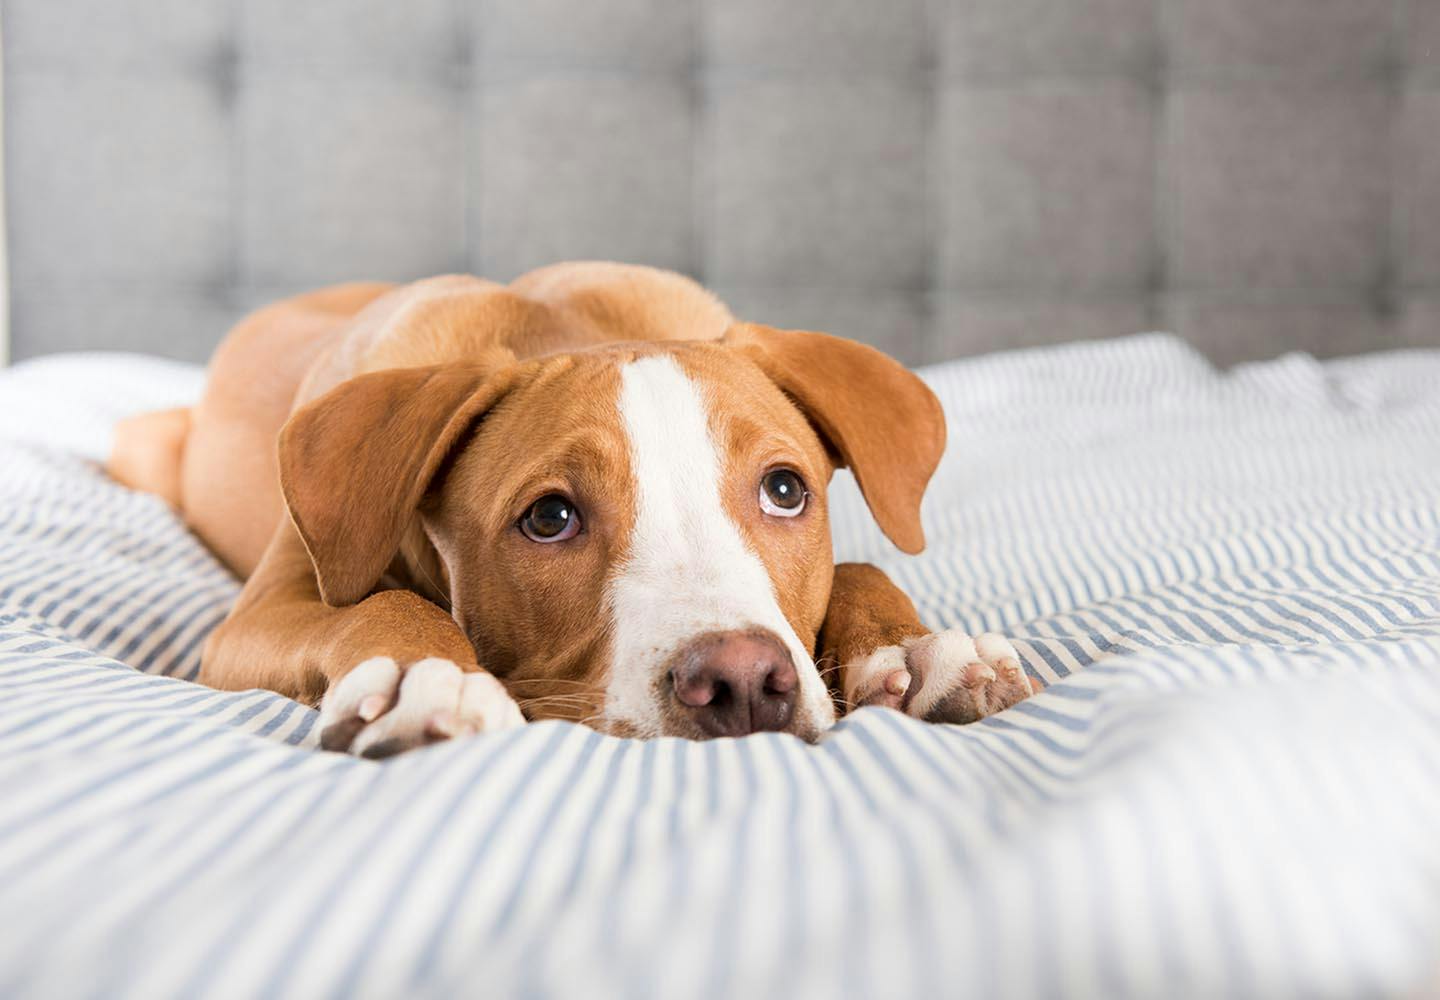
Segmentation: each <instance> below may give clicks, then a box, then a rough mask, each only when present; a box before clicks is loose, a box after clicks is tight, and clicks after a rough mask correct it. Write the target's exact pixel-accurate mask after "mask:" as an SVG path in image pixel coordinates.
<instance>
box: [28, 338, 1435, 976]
mask: <svg viewBox="0 0 1440 1000" xmlns="http://www.w3.org/2000/svg"><path fill="white" fill-rule="evenodd" d="M925 374H926V377H927V378H928V379H929V381H930V382H931V384H932V385H933V386H934V388H935V390H936V391H937V393H938V394H939V395H940V396H941V398H942V400H943V401H944V403H945V406H946V411H947V414H948V420H949V424H950V446H949V450H948V452H947V456H946V459H945V461H944V463H943V465H942V467H941V469H940V472H939V473H938V475H937V478H936V481H935V483H934V485H933V487H932V489H931V491H930V493H929V495H928V497H927V501H926V507H925V526H926V532H927V535H928V537H929V538H930V540H931V544H930V547H929V548H928V549H927V551H926V552H925V553H924V554H923V555H921V556H919V557H916V558H909V557H905V556H902V555H901V554H899V553H898V552H897V551H895V550H894V549H893V548H891V547H889V545H888V543H887V542H885V541H884V539H883V537H882V536H880V534H879V533H878V531H877V530H876V529H875V528H874V527H873V526H872V525H871V524H870V522H869V521H868V519H867V517H866V515H865V512H864V508H863V504H861V503H860V502H859V500H858V499H857V496H856V493H855V491H854V488H853V484H851V483H849V482H848V481H845V480H844V479H843V477H842V480H841V481H840V482H839V483H838V485H837V487H836V491H837V497H836V501H835V533H836V544H837V549H838V552H839V554H840V555H841V557H843V558H849V559H864V560H868V561H871V562H875V563H877V564H878V565H880V566H882V567H883V568H885V569H886V570H887V571H889V572H890V573H891V574H892V576H893V577H894V578H895V579H896V580H897V581H898V582H900V583H901V585H902V586H904V587H905V588H906V589H907V590H908V591H909V592H910V593H911V594H912V595H914V596H915V598H916V601H917V605H918V606H919V608H920V610H921V612H922V614H923V615H924V616H925V617H926V618H927V620H929V621H930V622H931V623H932V624H933V625H935V626H947V627H951V626H960V627H964V628H967V629H971V630H974V631H982V630H994V631H999V632H1003V633H1005V634H1006V635H1008V636H1010V637H1012V638H1013V640H1014V642H1015V645H1016V647H1017V649H1019V650H1020V652H1021V654H1022V657H1023V659H1024V663H1025V667H1026V669H1027V670H1028V671H1029V672H1030V673H1031V674H1032V675H1034V676H1036V677H1038V678H1040V679H1042V680H1043V681H1044V682H1045V684H1046V689H1045V691H1044V692H1043V693H1042V694H1040V695H1038V696H1036V697H1034V698H1032V699H1030V700H1028V701H1026V702H1024V703H1022V704H1020V705H1018V706H1016V707H1015V708H1013V709H1011V710H1009V711H1006V712H1003V713H1001V714H999V715H997V716H995V717H992V718H990V719H987V720H984V721H983V722H980V723H977V724H974V725H969V726H964V727H949V726H930V725H924V724H921V723H918V722H915V721H912V720H909V719H906V718H904V717H902V716H899V715H897V714H895V713H892V712H889V711H886V710H881V709H867V710H864V711H861V712H859V713H856V714H854V715H852V716H850V717H848V718H846V719H844V720H842V721H841V723H840V724H839V725H838V726H837V727H836V728H835V730H834V731H833V732H831V733H830V734H829V735H828V736H827V737H826V738H825V739H824V740H823V741H822V742H820V743H819V744H818V745H815V746H809V745H805V744H802V743H800V742H797V741H795V740H793V739H791V738H789V737H784V736H779V735H774V734H767V735H757V736H751V737H747V738H745V739H740V740H717V741H712V742H708V743H689V742H685V741H679V740H669V739H666V740H656V741H650V742H636V741H626V740H619V739H613V738H609V737H605V736H601V735H598V734H596V733H594V732H591V731H589V730H586V729H583V728H579V727H576V726H573V725H570V724H564V723H558V722H544V723H538V724H531V725H529V726H526V727H523V728H521V729H519V730H516V731H513V732H508V733H504V734H498V735H493V736H480V737H476V738H473V739H467V740H463V741H459V742H454V743H448V744H443V745H437V746H434V747H431V748H428V749H425V750H423V751H418V752H414V753H410V754H406V755H402V756H401V757H398V758H395V759H393V760H390V761H386V762H373V761H368V760H357V759H351V758H348V757H344V756H340V755H334V754H327V753H323V752H320V751H318V750H315V749H314V747H313V744H314V742H315V730H314V721H315V713H314V712H313V711H311V710H310V709H308V708H305V707H303V706H300V705H297V704H295V703H294V702H291V701H288V700H286V699H284V698H280V697H278V696H276V695H273V694H270V693H267V692H261V691H250V692H242V693H220V692H214V691H210V690H207V689H205V688H201V687H199V686H197V685H195V684H193V683H191V682H190V681H189V680H187V678H191V677H193V676H194V674H195V672H196V669H197V666H198V658H199V650H200V646H201V643H202V642H203V638H204V636H205V634H206V633H207V631H208V630H209V629H210V628H211V627H213V626H214V625H215V624H216V622H218V621H219V620H220V619H221V618H222V617H223V615H224V613H225V609H226V606H227V603H228V602H229V601H230V600H231V599H232V598H233V597H234V595H235V594H236V592H237V589H238V585H237V583H236V582H235V581H234V580H233V579H231V578H230V577H229V576H228V575H227V574H226V573H225V571H224V570H223V569H222V568H221V567H220V566H219V565H218V564H217V563H216V562H215V560H214V559H213V558H212V557H211V556H210V555H209V554H208V553H207V552H206V551H205V549H204V548H203V547H201V546H200V545H199V544H198V543H197V542H196V541H195V540H194V539H193V538H192V537H191V536H189V535H188V534H187V533H186V532H185V530H184V528H183V526H182V525H181V524H180V523H179V521H178V520H177V519H176V518H175V517H174V516H173V515H172V514H171V513H170V511H169V510H167V509H166V508H165V507H164V506H163V505H162V504H161V503H160V502H159V501H157V500H156V499H154V498H152V497H147V496H142V495H137V494H134V493H130V492H127V491H126V490H124V489H122V488H120V487H119V486H117V485H115V484H113V483H110V482H109V481H107V480H106V479H105V478H104V476H103V475H102V474H101V472H100V471H99V468H98V466H97V464H96V460H97V458H98V457H100V456H102V455H103V454H104V452H105V449H106V447H107V442H108V434H109V429H110V427H111V425H112V424H113V422H114V420H115V418H116V417H117V416H119V415H122V414H124V413H128V412H132V411H134V410H138V409H143V408H146V407H154V406H163V405H174V404H176V403H181V402H184V401H186V400H188V399H191V398H193V396H194V394H195V393H196V392H197V391H198V387H199V384H200V379H201V373H200V372H199V370H198V369H196V368H193V367H189V366H185V365H179V364H176V363H173V362H161V361H158V360H154V359H147V358H142V357H134V356H116V355H109V356H75V357H69V358H52V359H44V360H40V361H36V362H31V363H27V364H23V365H20V366H18V367H17V368H15V369H12V370H9V371H6V372H3V373H0V413H3V417H0V470H3V474H0V927H3V928H4V929H5V932H4V934H0V995H4V996H21V995H24V996H60V995H66V996H74V995H87V996H128V997H144V998H147V1000H150V998H158V997H171V996H173V997H182V996H184V997H191V996H199V995H209V996H236V997H240V996H266V997H283V996H297V997H298V996H304V997H319V996H336V997H339V996H375V997H385V996H399V995H403V996H453V995H485V996H511V995H515V996H531V997H547V996H556V997H561V996H564V997H570V996H585V997H626V998H643V997H667V998H668V997H688V996H714V997H721V996H738V995H743V996H747V997H842V996H854V997H871V996H874V997H912V996H913V997H930V996H936V995H954V994H975V995H984V996H1014V997H1030V996H1103V997H1117V996H1127V995H1137V996H1138V995H1166V996H1216V995H1227V996H1267V997H1268V996H1283V995H1306V996H1360V995H1416V994H1420V993H1424V992H1427V991H1435V990H1440V954H1437V951H1436V948H1435V944H1436V942H1437V941H1440V846H1437V844H1440V840H1437V837H1436V832H1437V831H1440V391H1437V387H1440V352H1436V351H1430V352H1424V351H1411V352H1397V353H1386V354H1375V355H1368V356H1362V357H1356V358H1350V359H1343V360H1335V361H1328V362H1324V363H1320V362H1317V361H1315V360H1313V359H1311V358H1309V357H1307V356H1303V355H1293V356H1288V357H1284V358H1280V359H1278V360H1275V361H1272V362H1267V363H1262V364H1254V365H1249V366H1244V367H1240V368H1236V369H1233V370H1231V371H1229V372H1220V371H1217V370H1215V369H1214V368H1212V367H1211V366H1210V365H1208V364H1207V363H1206V362H1205V361H1204V360H1203V358H1202V357H1201V356H1200V355H1198V354H1197V353H1196V352H1194V351H1193V350H1191V349H1190V348H1188V347H1186V346H1185V345H1184V344H1183V343H1182V342H1180V341H1179V340H1176V339H1174V338H1172V337H1168V336H1162V335H1146V336H1140V337H1133V338H1128V339H1123V340H1117V341H1109V342H1103V343H1088V344H1074V345H1069V346H1065V347H1061V348H1046V349H1041V350H1035V351H1026V352H1018V353H1011V354H1003V355H995V356H991V357H985V358H979V359H975V360H970V361H963V362H956V363H950V364H946V365H943V366H939V367H935V368H931V369H929V370H927V371H926V372H925Z"/></svg>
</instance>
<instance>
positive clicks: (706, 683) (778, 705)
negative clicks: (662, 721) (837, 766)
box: [670, 630, 800, 736]
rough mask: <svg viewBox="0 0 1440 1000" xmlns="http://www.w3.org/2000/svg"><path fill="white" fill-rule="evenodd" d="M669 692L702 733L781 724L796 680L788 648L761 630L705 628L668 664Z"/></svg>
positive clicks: (790, 711)
mask: <svg viewBox="0 0 1440 1000" xmlns="http://www.w3.org/2000/svg"><path fill="white" fill-rule="evenodd" d="M670 680H671V683H672V686H673V690H674V697H675V701H676V703H677V705H678V706H679V708H680V710H681V711H682V712H684V713H685V714H686V715H688V716H689V717H690V718H691V719H692V720H693V721H694V722H695V724H696V725H697V726H699V728H700V730H701V731H702V732H703V733H704V734H705V735H706V736H744V735H745V734H746V733H756V732H766V731H774V730H780V729H784V728H785V727H786V726H788V725H789V724H790V720H791V719H792V718H793V717H794V714H795V696H796V691H797V689H798V688H799V686H800V679H799V676H798V675H797V674H796V672H795V664H794V661H793V660H791V658H790V653H789V651H787V650H786V649H785V646H784V645H783V644H782V643H781V642H780V639H779V637H778V636H776V635H774V634H773V633H771V632H768V631H764V630H748V631H731V632H710V633H708V634H706V635H702V636H700V637H698V638H696V639H694V640H692V641H691V642H690V643H689V644H688V645H687V646H686V647H685V648H684V649H683V650H681V651H680V654H679V656H678V657H677V658H676V661H675V665H674V666H673V667H672V668H671V670H670Z"/></svg>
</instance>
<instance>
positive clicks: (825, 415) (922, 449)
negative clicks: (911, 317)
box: [723, 323, 945, 554]
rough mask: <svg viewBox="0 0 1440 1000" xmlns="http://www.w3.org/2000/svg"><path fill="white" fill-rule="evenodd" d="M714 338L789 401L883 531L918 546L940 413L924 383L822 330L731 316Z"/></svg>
mask: <svg viewBox="0 0 1440 1000" xmlns="http://www.w3.org/2000/svg"><path fill="white" fill-rule="evenodd" d="M723 342H724V343H726V344H729V345H730V346H732V347H734V348H736V349H737V350H739V351H741V352H742V353H743V354H745V355H746V356H747V357H748V358H750V360H752V361H753V362H755V364H757V365H759V366H760V369H761V370H762V371H764V372H765V374H766V375H768V376H769V377H770V380H771V381H772V382H774V383H775V384H776V385H777V386H779V387H780V388H781V390H783V391H784V392H785V394H786V395H788V396H789V397H790V398H791V399H792V400H794V401H795V403H796V405H798V406H799V407H800V409H801V410H802V411H803V412H804V414H805V416H806V417H807V418H808V419H809V421H810V423H811V424H812V425H814V427H815V429H816V430H817V431H818V432H819V434H820V436H821V438H823V439H824V441H825V443H826V445H827V446H828V447H829V448H830V449H831V451H833V452H834V453H835V455H836V456H837V457H838V458H839V461H840V464H841V465H844V466H846V467H848V468H849V469H850V471H851V472H853V473H854V474H855V479H856V481H857V482H858V483H859V484H860V492H861V493H863V494H864V495H865V502H866V503H867V504H869V505H870V513H872V514H873V515H874V516H875V520H876V522H877V523H878V524H879V525H880V529H881V530H882V531H884V532H885V534H886V535H887V536H889V538H890V540H891V541H892V542H894V543H895V544H896V545H897V546H899V547H900V548H901V549H902V550H904V551H906V552H909V553H912V554H913V553H916V552H919V551H920V550H921V549H923V548H925V532H924V529H922V528H921V526H920V498H921V496H922V495H923V494H924V493H925V486H926V484H927V483H929V481H930V476H931V475H932V474H934V472H935V467H936V465H938V464H939V462H940V456H941V454H942V453H944V451H945V414H944V412H943V411H942V410H941V409H940V401H939V400H938V399H936V398H935V394H934V393H933V392H931V391H930V387H929V386H927V385H926V384H925V383H924V382H922V381H921V380H920V379H919V377H917V376H916V375H915V374H914V373H912V372H910V371H909V370H908V369H906V368H905V367H904V366H903V365H901V364H900V363H899V362H898V361H895V360H894V359H893V358H890V357H889V356H887V355H885V354H882V353H881V352H879V351H877V350H875V349H874V348H873V347H866V346H865V345H864V344H858V343H856V342H855V341H853V340H845V339H844V338H841V337H832V336H830V335H829V334H826V333H811V332H809V331H807V330H775V329H772V328H770V327H768V326H761V325H759V324H757V323H736V324H735V325H734V326H732V327H731V328H730V329H729V331H727V332H726V334H725V337H724V341H723Z"/></svg>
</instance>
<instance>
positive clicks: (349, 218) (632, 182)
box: [0, 0, 1440, 362]
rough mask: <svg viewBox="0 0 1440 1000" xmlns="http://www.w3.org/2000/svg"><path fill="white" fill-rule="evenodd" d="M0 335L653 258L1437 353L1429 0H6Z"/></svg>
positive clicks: (1238, 352)
mask: <svg viewBox="0 0 1440 1000" xmlns="http://www.w3.org/2000/svg"><path fill="white" fill-rule="evenodd" d="M3 2H4V6H3V8H0V18H3V20H4V32H3V44H4V57H5V61H4V73H5V84H6V86H5V88H4V100H5V110H6V125H7V138H8V143H7V146H6V151H5V166H6V168H7V170H6V174H5V183H6V192H7V194H8V195H9V205H10V209H11V210H10V219H9V224H8V235H9V248H10V255H11V265H12V275H13V305H14V308H13V313H14V335H13V339H14V351H15V354H16V355H17V356H20V357H24V356H29V355H33V354H37V353H42V352H45V351H49V350H57V349H69V348H93V347H121V348H130V349H136V350H148V351H156V352H160V353H166V354H172V355H177V356H182V357H191V358H197V359H198V358H203V357H204V356H205V355H206V354H208V352H209V351H210V349H211V348H212V347H213V345H214V343H215V342H216V341H217V340H218V338H219V337H220V336H221V335H222V333H223V332H224V330H225V329H226V328H227V327H228V325H229V324H230V323H232V322H233V321H234V320H235V319H236V318H237V317H238V316H239V315H240V314H241V313H243V312H244V311H245V310H247V309H249V308H252V307H253V306H255V305H257V304H259V303H261V302H264V301H267V300H270V299H272V298H274V297H277V296H280V295H284V294H287V293H289V292H292V291H295V290H298V289H302V288H306V287H311V286H314V285H316V284H322V283H326V282H331V281H341V280H352V279H358V278H390V279H396V280H404V279H409V278H413V277H418V276H421V275H424V274H427V273H434V272H437V271H443V270H454V269H465V270H474V271H478V272H480V273H484V274H486V275H487V276H489V277H494V278H498V279H506V278H509V277H512V276H514V275H515V274H517V273H519V272H521V271H523V270H525V269H527V268H529V267H531V266H534V265H537V264H541V263H546V262H550V261H553V260H556V259H563V258H567V257H611V258H617V259H626V260H635V261H640V262H646V263H653V264H658V265H661V266H669V267H676V268H679V269H682V270H686V271H688V272H690V273H693V274H694V275H695V276H696V277H698V278H700V279H701V280H702V281H705V282H706V283H707V284H710V285H711V286H712V287H714V288H716V290H717V291H719V292H720V293H721V294H722V296H724V297H725V298H726V299H727V301H729V302H730V303H731V305H732V306H733V307H734V308H735V310H736V311H737V312H738V313H739V314H741V315H743V316H746V317H748V318H753V319H759V320H763V321H767V322H772V323H775V324H777V325H789V326H805V327H812V328H820V329H828V330H831V331H833V332H836V333H841V334H845V335H848V336H853V337H857V338H859V339H863V340H867V341H870V342H872V343H876V344H878V345H879V346H881V347H884V348H886V349H888V350H890V351H892V352H893V353H895V354H897V355H899V356H900V357H902V358H904V359H906V360H908V361H912V362H922V361H931V360H937V359H940V358H944V357H951V356H955V355H959V354H965V353H972V352H976V351H983V350H990V349H996V348H1003V347H1011V346H1024V345H1030V344H1043V343H1050V342H1055V341H1061V340H1070V339H1076V338H1082V337H1096V336H1110V335H1119V334H1126V333H1133V332H1136V331H1137V330H1140V329H1144V328H1154V327H1165V328H1169V329H1174V330H1176V331H1178V332H1179V333H1181V334H1183V335H1185V336H1187V337H1189V338H1190V339H1191V340H1192V341H1194V342H1195V343H1196V344H1197V345H1198V346H1200V347H1201V348H1202V349H1203V350H1205V351H1206V352H1208V353H1209V354H1210V355H1211V356H1212V357H1214V358H1215V359H1216V360H1217V361H1220V362H1231V361H1236V360H1241V359H1245V358H1252V357H1264V356H1269V355H1273V354H1275V353H1278V352H1280V351H1283V350H1288V349H1305V350H1311V351H1314V352H1316V353H1319V354H1336V353H1351V352H1354V351H1359V350H1365V349H1370V348H1379V347H1390V346H1403V345H1408V344H1430V343H1436V342H1437V341H1440V0H1266V2H1265V3H1255V2H1253V0H1066V2H1065V3H1063V4H1057V3H1055V2H1053V0H888V2H886V0H787V2H786V3H784V4H775V3H773V2H770V0H685V2H681V3H675V2H673V0H484V2H483V3H482V2H479V0H408V2H407V3H405V4H396V3H393V2H391V0H307V2H306V3H304V4H294V3H292V2H290V0H190V2H187V3H184V4H155V3H153V2H150V0H3Z"/></svg>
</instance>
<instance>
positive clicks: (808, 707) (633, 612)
mask: <svg viewBox="0 0 1440 1000" xmlns="http://www.w3.org/2000/svg"><path fill="white" fill-rule="evenodd" d="M619 405H620V416H621V419H622V422H623V424H624V427H625V433H626V435H627V436H628V438H629V442H630V466H631V469H632V471H633V473H634V476H635V497H636V508H635V527H634V530H633V533H632V534H631V538H630V556H629V558H628V559H627V560H626V562H625V564H624V565H623V566H621V567H620V569H619V571H618V573H617V574H616V576H615V577H614V578H613V580H612V581H611V584H610V606H611V609H612V614H613V615H614V625H615V627H614V637H615V638H614V656H613V659H612V660H611V672H610V679H609V683H608V686H607V688H606V700H605V714H606V716H607V718H608V719H610V720H612V721H615V722H625V723H628V724H630V725H631V726H634V727H635V729H636V730H637V731H638V733H639V734H641V735H650V736H653V735H659V732H660V714H659V710H660V706H659V705H658V704H657V703H656V697H657V695H656V691H657V687H656V681H657V679H658V678H659V674H660V671H661V670H662V669H664V668H663V664H664V663H665V662H666V661H667V660H668V659H669V658H670V656H671V655H672V654H673V653H674V652H675V651H676V650H678V649H679V648H680V647H681V646H683V645H684V644H685V643H686V642H688V641H689V640H690V639H693V638H694V637H695V636H697V635H699V634H701V633H703V632H712V631H716V630H721V629H738V628H746V627H754V626H759V627H761V628H767V629H769V630H770V631H772V632H774V633H775V634H776V635H777V636H779V637H780V640H781V641H782V642H783V643H784V644H785V646H786V648H787V649H788V650H789V651H790V656H791V658H792V659H794V661H795V669H796V672H797V673H798V675H799V677H800V691H799V701H798V703H797V705H796V717H797V721H798V722H800V723H801V725H805V724H807V723H808V724H809V726H811V727H813V728H815V729H824V728H827V727H828V726H830V725H831V724H832V723H833V722H834V720H835V711H834V706H833V704H832V703H831V700H830V695H829V693H828V692H827V691H826V689H825V684H824V682H823V681H822V680H821V679H820V674H819V672H818V671H816V669H815V664H814V662H813V661H812V660H811V659H810V654H809V653H808V652H807V651H806V649H805V647H804V646H803V645H802V644H801V642H800V639H799V637H798V636H796V634H795V630H794V629H793V628H792V627H791V626H790V623H789V621H787V620H786V618H785V615H784V613H783V612H782V611H781V610H780V605H779V603H778V602H777V601H776V600H775V588H774V586H773V585H772V584H771V581H770V574H769V573H767V572H766V570H765V565H764V563H762V562H761V561H760V558H759V557H758V556H757V555H756V554H755V553H754V552H752V551H751V550H750V548H749V547H748V546H747V545H746V544H745V540H744V538H743V537H742V536H741V534H740V529H739V528H738V527H736V525H735V523H734V522H733V521H732V520H731V519H730V517H729V515H728V514H726V512H725V507H724V504H723V503H722V502H721V488H722V484H721V478H720V477H721V469H722V468H723V463H722V462H721V461H720V457H719V455H718V452H717V449H716V447H715V442H714V441H713V440H712V439H711V436H710V426H709V420H708V417H707V411H706V406H705V400H704V397H703V395H702V393H701V391H700V388H699V386H697V385H696V384H695V383H694V382H693V381H692V380H691V379H690V378H689V376H687V375H686V374H685V372H684V371H683V370H682V369H681V368H680V366H679V365H678V364H677V363H676V362H675V360H674V359H673V358H671V357H669V356H666V355H653V356H650V357H646V358H642V359H640V360H638V361H632V362H630V363H628V364H627V365H625V367H624V368H623V369H622V370H621V373H620V399H619Z"/></svg>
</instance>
